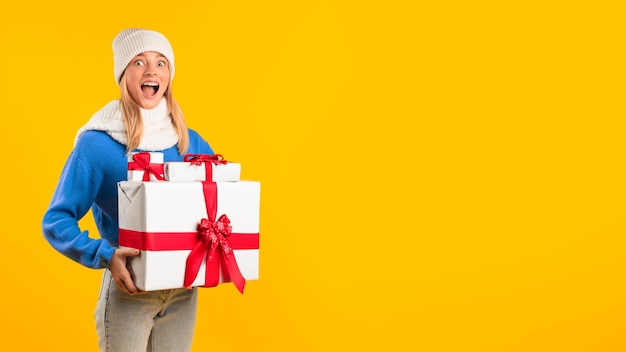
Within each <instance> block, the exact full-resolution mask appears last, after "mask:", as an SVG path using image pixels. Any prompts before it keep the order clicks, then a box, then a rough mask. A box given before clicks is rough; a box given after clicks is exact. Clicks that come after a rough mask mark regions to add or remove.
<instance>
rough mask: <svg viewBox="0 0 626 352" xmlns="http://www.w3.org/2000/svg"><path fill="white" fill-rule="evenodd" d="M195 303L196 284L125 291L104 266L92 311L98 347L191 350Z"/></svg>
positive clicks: (109, 351)
mask: <svg viewBox="0 0 626 352" xmlns="http://www.w3.org/2000/svg"><path fill="white" fill-rule="evenodd" d="M197 304H198V290H197V289H196V288H194V289H192V290H188V289H186V288H179V289H173V290H161V291H149V292H147V293H145V294H140V295H129V294H126V293H124V292H122V291H120V289H119V288H118V287H117V286H116V285H115V284H114V283H113V278H112V276H111V272H110V271H109V270H107V269H105V270H104V274H103V276H102V287H101V288H100V297H99V298H98V305H97V306H96V312H95V318H96V330H97V332H98V345H99V346H100V351H102V352H139V351H147V352H157V351H158V352H170V351H171V352H182V351H190V350H191V344H192V340H193V332H194V327H195V323H196V307H197Z"/></svg>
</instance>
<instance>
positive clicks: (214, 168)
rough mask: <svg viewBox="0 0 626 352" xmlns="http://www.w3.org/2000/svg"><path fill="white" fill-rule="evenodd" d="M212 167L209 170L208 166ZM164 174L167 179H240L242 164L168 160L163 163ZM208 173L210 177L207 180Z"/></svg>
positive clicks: (185, 180)
mask: <svg viewBox="0 0 626 352" xmlns="http://www.w3.org/2000/svg"><path fill="white" fill-rule="evenodd" d="M207 167H209V168H211V169H210V170H207V169H206V168H207ZM163 174H164V177H165V179H166V180H167V181H173V182H180V181H182V182H190V181H213V182H225V181H239V178H240V175H241V164H239V163H233V162H230V161H229V162H227V163H225V164H214V163H211V162H205V163H199V164H195V163H192V162H188V161H168V162H166V163H165V164H164V165H163ZM207 175H208V176H209V179H208V180H207Z"/></svg>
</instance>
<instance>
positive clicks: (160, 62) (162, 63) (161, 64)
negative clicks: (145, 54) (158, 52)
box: [157, 61, 165, 66]
mask: <svg viewBox="0 0 626 352" xmlns="http://www.w3.org/2000/svg"><path fill="white" fill-rule="evenodd" d="M157 65H159V66H165V61H159V63H158V64H157Z"/></svg>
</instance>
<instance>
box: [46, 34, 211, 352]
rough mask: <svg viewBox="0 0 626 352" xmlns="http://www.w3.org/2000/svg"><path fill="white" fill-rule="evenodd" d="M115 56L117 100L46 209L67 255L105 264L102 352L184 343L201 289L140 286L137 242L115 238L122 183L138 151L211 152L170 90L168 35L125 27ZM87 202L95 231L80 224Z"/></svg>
mask: <svg viewBox="0 0 626 352" xmlns="http://www.w3.org/2000/svg"><path fill="white" fill-rule="evenodd" d="M113 58H114V74H115V79H116V81H117V83H118V84H119V86H120V94H121V96H120V99H116V100H113V101H111V102H109V103H108V104H106V105H105V106H104V107H103V108H102V109H100V110H99V111H97V112H96V113H95V114H94V115H93V116H92V117H91V119H90V120H89V121H88V122H87V124H86V125H85V126H83V127H82V128H80V129H79V131H78V133H77V135H76V140H75V145H74V149H73V150H72V152H71V154H70V155H69V157H68V159H67V161H66V163H65V166H64V168H63V171H62V173H61V176H60V178H59V182H58V185H57V188H56V190H55V192H54V194H53V197H52V201H51V203H50V206H49V208H48V210H47V211H46V213H45V215H44V217H43V233H44V237H45V238H46V240H48V242H49V243H50V244H51V245H52V247H54V248H55V249H56V250H58V251H59V252H60V253H62V254H64V255H65V256H67V257H69V258H70V259H72V260H74V261H76V262H78V263H80V264H82V265H84V266H87V267H90V268H94V269H104V274H103V281H102V286H101V288H100V296H99V300H98V304H97V307H96V312H95V318H96V330H97V333H98V344H99V346H100V350H101V351H115V352H120V351H129V352H131V351H132V352H136V351H177V352H178V351H188V350H190V349H191V344H192V339H193V330H194V326H195V317H196V305H197V289H196V288H194V289H185V288H180V289H173V290H162V291H150V292H143V291H140V290H138V289H137V288H136V287H135V285H134V284H133V281H132V278H131V274H130V273H129V271H128V269H127V267H126V260H127V258H128V257H132V256H137V255H139V251H138V250H134V249H130V248H119V247H118V213H117V183H118V182H119V181H123V180H125V179H126V177H127V157H128V155H129V154H130V153H132V152H135V151H159V152H162V153H163V158H164V161H182V160H183V156H184V155H185V154H186V153H193V154H213V151H212V149H211V147H210V146H209V144H208V143H207V142H206V141H205V140H204V139H203V138H202V137H201V136H200V135H199V134H198V133H196V132H195V131H193V130H191V129H188V128H187V127H186V124H185V121H184V118H183V114H182V111H181V109H180V107H179V106H178V104H177V103H176V101H175V100H174V98H173V97H172V87H171V81H172V78H173V76H174V54H173V51H172V47H171V45H170V43H169V41H168V40H167V38H166V37H165V36H163V35H162V34H160V33H158V32H155V31H152V30H146V29H139V28H131V29H126V30H123V31H121V32H120V33H119V34H118V35H117V36H116V37H115V38H114V40H113ZM89 209H91V210H92V213H93V216H94V219H95V222H96V225H97V228H98V232H99V238H91V237H89V232H88V231H87V230H81V229H80V228H79V226H78V221H79V220H80V219H81V218H82V217H83V216H85V215H86V214H87V212H88V211H89Z"/></svg>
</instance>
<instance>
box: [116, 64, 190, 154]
mask: <svg viewBox="0 0 626 352" xmlns="http://www.w3.org/2000/svg"><path fill="white" fill-rule="evenodd" d="M120 90H121V97H120V106H121V108H122V117H123V119H124V126H125V127H126V140H127V141H128V142H127V145H126V152H127V153H130V152H132V151H133V150H135V149H137V147H139V143H140V142H141V136H142V135H143V119H142V118H141V110H140V107H139V105H137V103H136V102H135V101H134V100H133V98H132V97H131V96H130V92H129V91H128V87H127V85H126V73H123V74H122V78H121V79H120ZM165 100H166V101H167V109H168V110H169V112H170V116H171V117H172V125H174V131H176V134H177V135H178V153H179V154H180V155H184V154H185V153H186V152H187V147H188V146H189V134H188V132H187V124H186V123H185V117H184V115H183V111H182V110H181V108H180V105H178V103H177V102H176V100H174V97H173V96H172V84H171V83H170V86H169V87H167V90H166V91H165Z"/></svg>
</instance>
